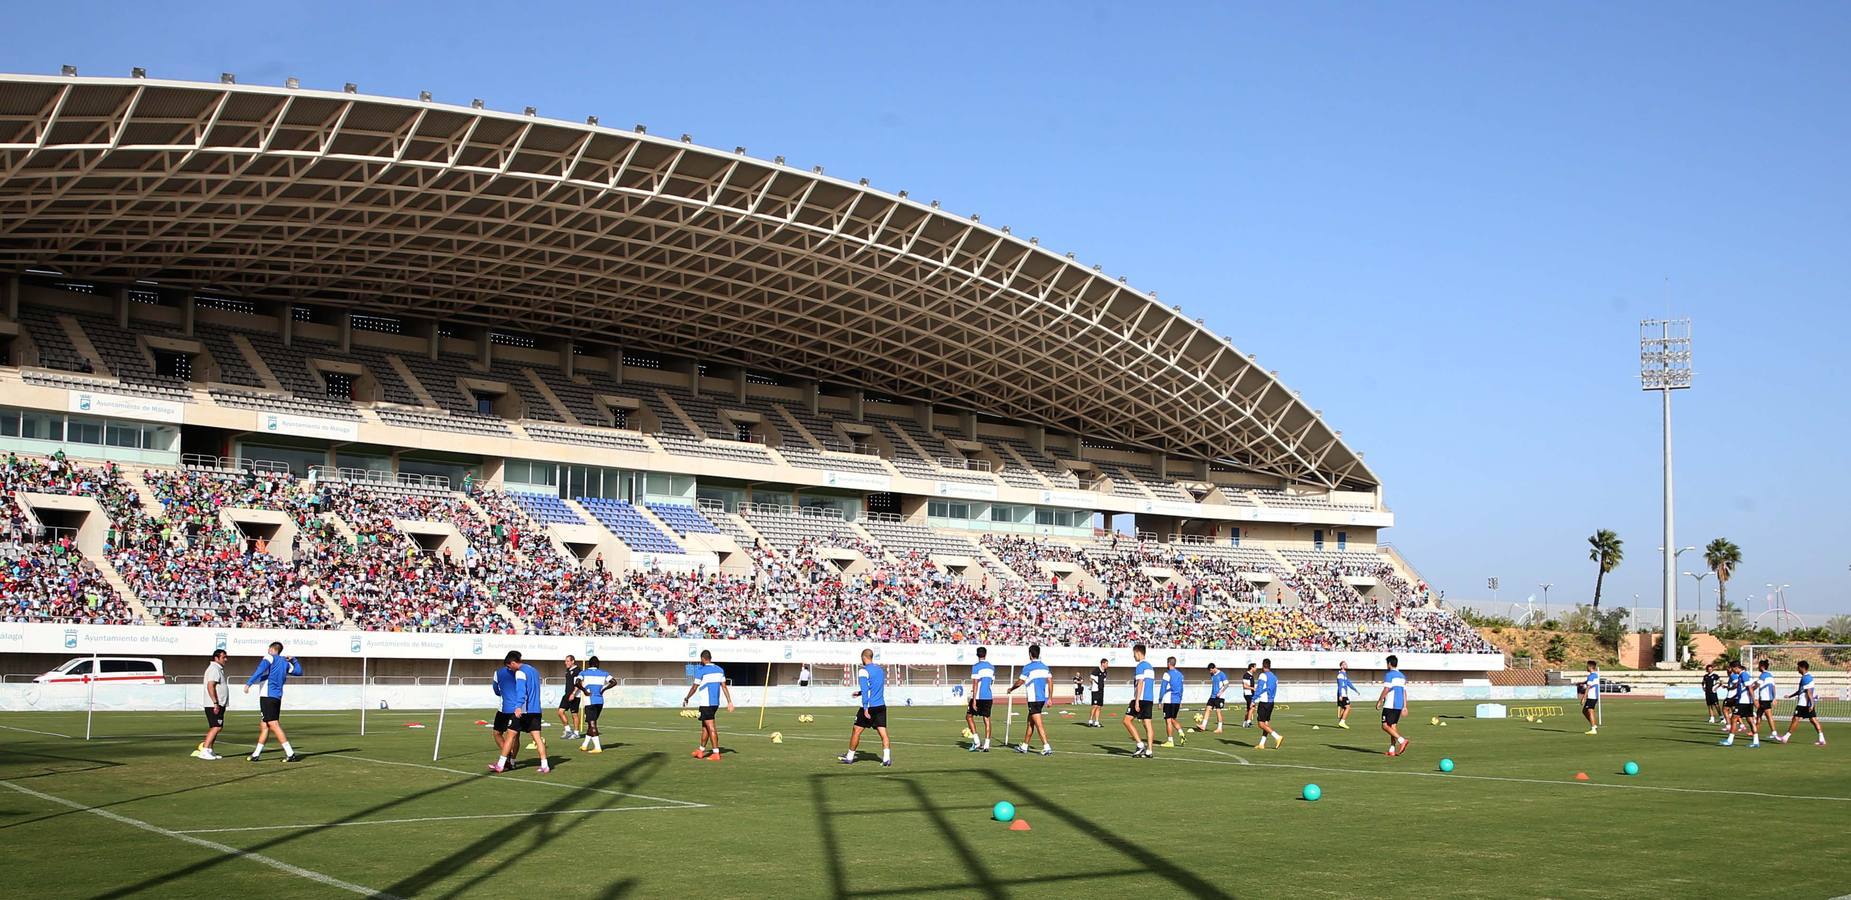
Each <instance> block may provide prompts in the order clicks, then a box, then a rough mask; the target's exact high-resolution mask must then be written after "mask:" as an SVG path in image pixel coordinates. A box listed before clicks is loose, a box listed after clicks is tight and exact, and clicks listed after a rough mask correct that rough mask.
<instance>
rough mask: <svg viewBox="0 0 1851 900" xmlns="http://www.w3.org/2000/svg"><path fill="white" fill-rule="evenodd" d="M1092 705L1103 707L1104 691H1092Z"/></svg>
mask: <svg viewBox="0 0 1851 900" xmlns="http://www.w3.org/2000/svg"><path fill="white" fill-rule="evenodd" d="M1093 705H1094V706H1104V705H1105V691H1094V692H1093Z"/></svg>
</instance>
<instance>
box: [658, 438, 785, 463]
mask: <svg viewBox="0 0 1851 900" xmlns="http://www.w3.org/2000/svg"><path fill="white" fill-rule="evenodd" d="M656 443H658V444H661V445H662V449H664V450H667V451H668V452H670V453H673V454H676V455H677V456H699V457H704V458H707V459H725V460H731V461H733V462H742V463H752V464H755V465H760V466H769V465H772V461H771V454H770V453H768V452H766V451H765V448H763V447H760V446H758V445H757V444H741V443H739V442H738V441H701V440H695V439H693V438H679V437H670V436H668V435H666V434H664V435H659V436H657V437H656Z"/></svg>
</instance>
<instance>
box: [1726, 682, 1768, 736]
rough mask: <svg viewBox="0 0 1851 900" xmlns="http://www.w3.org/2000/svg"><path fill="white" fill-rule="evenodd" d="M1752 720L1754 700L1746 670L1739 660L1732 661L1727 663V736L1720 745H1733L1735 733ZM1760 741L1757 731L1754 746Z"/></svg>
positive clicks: (1751, 723)
mask: <svg viewBox="0 0 1851 900" xmlns="http://www.w3.org/2000/svg"><path fill="white" fill-rule="evenodd" d="M1754 721H1755V701H1754V694H1753V693H1752V691H1751V690H1750V688H1749V686H1748V672H1747V671H1746V670H1745V667H1744V666H1743V665H1742V664H1741V663H1740V662H1732V663H1730V664H1729V736H1728V737H1726V738H1723V739H1722V745H1723V746H1724V747H1730V746H1734V744H1735V733H1736V732H1737V731H1740V730H1741V729H1742V727H1743V726H1744V725H1747V726H1752V725H1753V723H1754ZM1760 742H1761V738H1760V734H1759V732H1757V733H1756V737H1755V746H1757V747H1758V746H1760V745H1761V743H1760Z"/></svg>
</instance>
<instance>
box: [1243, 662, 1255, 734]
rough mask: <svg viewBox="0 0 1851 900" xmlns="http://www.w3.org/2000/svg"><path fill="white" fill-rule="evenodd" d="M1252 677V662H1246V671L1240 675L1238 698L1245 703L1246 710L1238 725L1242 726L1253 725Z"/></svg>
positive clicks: (1250, 726) (1249, 726)
mask: <svg viewBox="0 0 1851 900" xmlns="http://www.w3.org/2000/svg"><path fill="white" fill-rule="evenodd" d="M1254 677H1255V676H1254V670H1253V663H1248V664H1247V671H1245V672H1242V673H1241V676H1240V698H1241V700H1243V701H1245V702H1246V704H1247V712H1246V714H1245V715H1244V716H1243V717H1242V718H1241V720H1240V727H1242V728H1252V727H1253V680H1254Z"/></svg>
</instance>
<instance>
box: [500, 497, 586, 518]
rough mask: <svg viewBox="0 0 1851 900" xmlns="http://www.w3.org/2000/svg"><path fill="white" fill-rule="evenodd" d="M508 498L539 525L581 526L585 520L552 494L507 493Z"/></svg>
mask: <svg viewBox="0 0 1851 900" xmlns="http://www.w3.org/2000/svg"><path fill="white" fill-rule="evenodd" d="M508 497H510V498H511V499H513V500H514V502H515V503H516V504H518V505H519V506H520V508H521V511H522V512H525V513H526V514H527V517H528V518H530V519H532V520H534V521H535V522H538V523H540V524H541V525H583V524H585V520H584V519H583V518H582V517H580V516H579V514H578V513H576V512H573V511H572V507H570V506H567V505H566V502H565V501H564V500H561V499H559V498H558V497H555V496H553V495H552V494H534V493H529V492H527V491H509V492H508Z"/></svg>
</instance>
